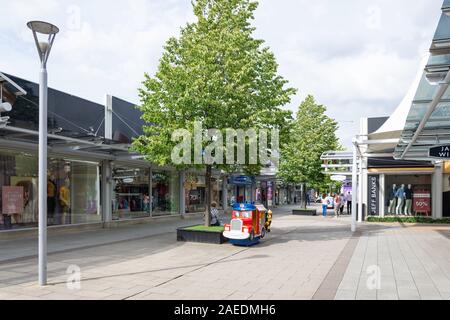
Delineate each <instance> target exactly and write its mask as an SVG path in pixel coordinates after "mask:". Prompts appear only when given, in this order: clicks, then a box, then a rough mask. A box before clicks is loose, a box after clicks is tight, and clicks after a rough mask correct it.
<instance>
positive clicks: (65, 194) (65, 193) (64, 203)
mask: <svg viewBox="0 0 450 320" xmlns="http://www.w3.org/2000/svg"><path fill="white" fill-rule="evenodd" d="M59 205H60V206H61V224H66V223H67V221H66V220H67V216H68V214H69V213H70V180H69V179H66V180H65V181H64V185H62V186H61V188H59Z"/></svg>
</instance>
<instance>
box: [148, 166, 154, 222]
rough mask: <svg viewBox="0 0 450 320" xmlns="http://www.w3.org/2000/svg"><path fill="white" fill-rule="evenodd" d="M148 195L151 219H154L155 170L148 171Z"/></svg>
mask: <svg viewBox="0 0 450 320" xmlns="http://www.w3.org/2000/svg"><path fill="white" fill-rule="evenodd" d="M148 195H149V197H150V202H149V206H150V217H153V169H152V167H150V168H149V169H148Z"/></svg>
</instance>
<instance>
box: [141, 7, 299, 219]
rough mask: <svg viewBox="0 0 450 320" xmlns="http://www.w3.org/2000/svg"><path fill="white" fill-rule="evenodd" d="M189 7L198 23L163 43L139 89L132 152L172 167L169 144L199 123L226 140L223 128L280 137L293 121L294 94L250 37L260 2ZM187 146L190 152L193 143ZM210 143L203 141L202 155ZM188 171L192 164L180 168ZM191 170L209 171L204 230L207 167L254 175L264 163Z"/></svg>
mask: <svg viewBox="0 0 450 320" xmlns="http://www.w3.org/2000/svg"><path fill="white" fill-rule="evenodd" d="M192 4H193V11H194V14H195V16H196V21H195V22H194V23H189V24H187V25H186V26H185V27H184V28H182V29H181V34H180V36H179V37H178V38H170V39H169V40H168V41H167V43H166V45H165V47H164V52H163V55H162V58H161V59H160V63H159V67H158V70H157V72H156V74H155V75H154V76H150V75H148V74H146V75H145V81H144V83H143V88H141V89H140V98H141V105H140V106H139V108H140V109H141V111H142V112H143V119H144V120H145V121H146V123H147V124H148V125H147V126H145V127H144V133H145V134H144V135H143V136H141V137H139V138H138V139H136V140H135V141H134V143H133V147H134V149H135V150H137V151H139V152H140V153H142V154H144V155H145V158H146V159H147V160H149V161H150V162H152V163H156V164H158V165H176V164H174V163H172V159H171V152H172V150H173V148H174V147H175V145H177V144H178V142H177V141H172V139H171V137H172V133H173V132H174V131H175V130H177V129H187V130H189V131H190V132H192V131H193V127H194V123H195V122H196V121H201V122H202V126H203V128H206V129H209V128H211V129H212V128H214V129H218V130H219V131H220V132H221V133H222V134H224V133H225V129H226V128H233V129H244V130H246V129H248V128H254V129H255V130H258V129H267V128H278V129H281V130H282V131H283V130H284V127H285V124H286V121H287V119H289V118H290V117H291V113H290V112H289V111H285V110H282V109H281V106H283V105H285V104H286V103H288V102H289V101H290V96H291V95H292V94H294V93H295V90H294V89H293V88H286V85H287V81H286V80H285V79H283V78H282V77H281V76H279V75H278V72H277V69H278V65H277V63H276V60H275V56H274V55H273V53H272V52H270V50H269V48H267V47H264V46H263V44H264V41H263V40H259V39H254V38H253V37H252V34H253V32H254V30H255V29H254V28H253V27H252V26H251V21H252V20H253V19H254V14H253V13H254V11H255V10H256V8H257V2H255V1H251V0H196V1H193V2H192ZM209 138H211V137H209ZM209 140H212V139H209ZM247 143H248V142H247ZM191 144H192V150H194V149H195V148H194V141H191ZM207 145H208V142H203V150H204V149H205V147H206V146H207ZM194 151H195V150H194ZM197 151H198V150H197ZM197 153H198V152H197ZM191 156H195V154H191ZM186 166H188V167H189V166H190V165H184V166H180V165H177V167H179V168H185V167H186ZM190 167H196V168H197V169H201V168H204V169H205V170H206V184H207V188H206V189H207V192H206V203H207V208H206V215H205V217H206V221H205V224H206V225H209V224H210V222H209V211H210V202H211V201H210V195H211V192H210V188H211V187H210V180H211V172H212V169H213V168H218V169H222V170H227V171H234V170H238V169H242V170H244V171H246V172H256V171H258V170H259V169H260V168H261V164H256V165H254V164H250V162H249V163H246V164H245V165H243V166H241V167H240V168H239V167H237V166H235V165H221V164H217V163H213V164H210V165H195V166H194V165H192V166H190Z"/></svg>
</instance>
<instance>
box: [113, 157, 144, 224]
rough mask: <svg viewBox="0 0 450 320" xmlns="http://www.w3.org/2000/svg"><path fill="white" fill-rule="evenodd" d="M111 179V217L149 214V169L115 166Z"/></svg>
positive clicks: (122, 217) (129, 217)
mask: <svg viewBox="0 0 450 320" xmlns="http://www.w3.org/2000/svg"><path fill="white" fill-rule="evenodd" d="M113 179H114V188H113V190H114V194H113V201H114V210H113V219H116V220H117V219H132V218H141V217H148V216H150V194H149V170H148V169H140V168H129V167H124V166H117V167H115V168H114V169H113Z"/></svg>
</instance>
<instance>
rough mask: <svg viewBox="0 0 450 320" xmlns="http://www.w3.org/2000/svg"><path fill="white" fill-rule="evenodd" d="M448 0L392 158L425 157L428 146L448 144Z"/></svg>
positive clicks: (449, 20)
mask: <svg viewBox="0 0 450 320" xmlns="http://www.w3.org/2000/svg"><path fill="white" fill-rule="evenodd" d="M449 12H450V1H448V0H446V1H445V2H444V6H443V13H442V16H441V19H440V22H439V25H438V28H437V30H436V34H435V36H434V38H433V42H432V45H431V48H430V52H431V56H430V58H429V59H428V62H427V65H426V66H425V67H424V72H423V76H422V79H421V81H420V83H419V86H418V88H417V91H416V93H415V96H414V100H413V101H412V103H411V107H410V110H409V112H408V115H407V117H406V122H405V124H404V128H403V130H402V132H401V135H400V142H399V143H398V144H397V146H396V147H395V152H394V157H395V158H396V159H411V160H415V159H428V150H429V149H430V147H433V146H436V145H442V144H449V143H450V91H449V84H450V74H449V72H448V71H449V69H450V16H449V15H448V14H449Z"/></svg>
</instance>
